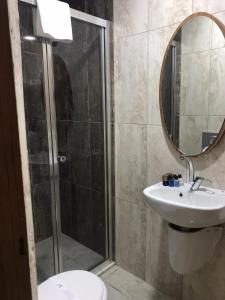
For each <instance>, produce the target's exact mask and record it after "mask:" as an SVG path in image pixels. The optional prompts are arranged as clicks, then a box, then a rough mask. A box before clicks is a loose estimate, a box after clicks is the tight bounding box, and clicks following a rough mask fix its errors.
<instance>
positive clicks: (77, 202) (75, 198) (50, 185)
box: [19, 0, 112, 283]
mask: <svg viewBox="0 0 225 300" xmlns="http://www.w3.org/2000/svg"><path fill="white" fill-rule="evenodd" d="M19 13H20V29H21V44H22V64H23V81H24V101H25V116H26V128H27V141H28V153H29V167H30V178H31V193H32V206H33V219H34V232H35V244H36V260H37V275H38V281H39V283H40V282H42V281H43V280H45V279H47V278H48V277H50V276H52V275H54V274H56V273H59V272H63V271H67V270H76V269H83V270H92V269H93V268H95V267H96V266H99V265H102V264H103V265H104V264H107V262H108V261H110V259H111V256H112V253H111V234H110V232H111V220H110V196H111V185H110V183H111V179H110V176H111V174H110V173H111V172H110V161H111V159H110V155H111V154H110V149H111V145H110V144H111V137H110V102H109V101H110V88H109V84H108V83H109V80H110V79H109V51H108V47H107V45H108V44H109V23H108V22H107V21H105V20H102V19H99V18H96V17H94V16H90V15H87V14H85V13H82V12H79V11H76V10H73V9H71V16H72V29H73V36H74V40H73V42H71V43H62V42H53V43H52V42H51V41H50V40H45V39H43V38H38V37H37V36H36V35H35V24H34V21H33V20H34V15H35V13H36V6H35V2H34V1H30V0H23V1H22V0H20V1H19Z"/></svg>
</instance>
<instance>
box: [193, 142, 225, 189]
mask: <svg viewBox="0 0 225 300" xmlns="http://www.w3.org/2000/svg"><path fill="white" fill-rule="evenodd" d="M224 162H225V138H224V137H223V138H222V140H221V142H220V143H219V144H218V145H217V146H216V148H214V149H213V150H212V151H211V152H210V153H209V154H206V155H203V156H201V157H199V158H197V159H194V164H195V168H196V175H200V176H204V177H206V178H209V179H211V180H212V182H213V183H212V186H213V187H215V188H220V189H223V190H225V176H224Z"/></svg>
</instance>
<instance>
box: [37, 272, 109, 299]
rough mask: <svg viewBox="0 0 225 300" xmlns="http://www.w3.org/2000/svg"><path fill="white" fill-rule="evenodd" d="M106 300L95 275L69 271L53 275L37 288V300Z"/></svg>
mask: <svg viewBox="0 0 225 300" xmlns="http://www.w3.org/2000/svg"><path fill="white" fill-rule="evenodd" d="M53 299H54V300H106V288H105V284H104V283H103V281H102V280H101V279H100V278H99V277H97V276H96V275H94V274H92V273H90V272H86V271H69V272H64V273H61V274H58V275H55V276H53V277H51V278H49V279H48V280H46V281H45V282H43V283H42V284H40V285H39V286H38V300H53Z"/></svg>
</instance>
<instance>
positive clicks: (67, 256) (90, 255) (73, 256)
mask: <svg viewBox="0 0 225 300" xmlns="http://www.w3.org/2000/svg"><path fill="white" fill-rule="evenodd" d="M61 245H62V259H63V271H68V270H89V269H90V268H93V267H95V266H96V265H98V264H99V263H101V262H103V261H104V257H102V256H101V255H99V254H97V253H96V252H94V251H92V250H91V249H89V248H87V247H85V246H84V245H82V244H80V243H78V242H77V241H75V240H73V239H72V238H70V237H68V236H67V235H65V234H62V241H61ZM36 257H37V273H38V282H39V283H41V282H42V281H44V280H46V279H47V278H49V277H50V276H52V275H54V258H53V257H54V256H53V243H52V238H48V239H46V240H43V241H40V242H38V243H37V245H36Z"/></svg>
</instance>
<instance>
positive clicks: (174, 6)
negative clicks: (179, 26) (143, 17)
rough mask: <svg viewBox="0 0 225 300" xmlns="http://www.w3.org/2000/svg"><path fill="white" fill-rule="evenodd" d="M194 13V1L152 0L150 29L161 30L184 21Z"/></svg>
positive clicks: (150, 5) (150, 4)
mask: <svg viewBox="0 0 225 300" xmlns="http://www.w3.org/2000/svg"><path fill="white" fill-rule="evenodd" d="M191 12H192V0H185V1H183V0H163V1H158V0H151V1H150V3H149V28H150V30H151V29H155V28H161V27H165V26H168V25H172V24H175V23H177V22H180V21H183V19H185V18H186V17H187V16H188V15H190V14H191Z"/></svg>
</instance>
